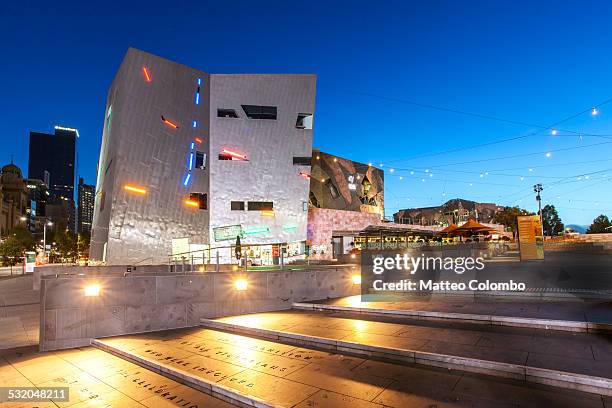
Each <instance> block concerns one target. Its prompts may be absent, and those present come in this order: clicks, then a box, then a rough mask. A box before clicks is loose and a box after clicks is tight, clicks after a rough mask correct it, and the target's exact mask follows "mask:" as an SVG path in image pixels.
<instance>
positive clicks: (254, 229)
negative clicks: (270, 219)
mask: <svg viewBox="0 0 612 408" xmlns="http://www.w3.org/2000/svg"><path fill="white" fill-rule="evenodd" d="M266 232H270V227H251V228H246V229H245V230H244V233H245V234H246V235H255V234H263V233H266Z"/></svg>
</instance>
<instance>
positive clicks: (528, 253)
mask: <svg viewBox="0 0 612 408" xmlns="http://www.w3.org/2000/svg"><path fill="white" fill-rule="evenodd" d="M517 219H518V233H519V250H520V253H521V261H530V260H536V259H544V237H543V236H542V222H541V221H540V216H538V215H525V216H519V217H517Z"/></svg>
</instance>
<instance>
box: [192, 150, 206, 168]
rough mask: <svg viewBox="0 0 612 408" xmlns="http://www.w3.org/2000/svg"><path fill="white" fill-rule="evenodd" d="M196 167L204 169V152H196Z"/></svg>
mask: <svg viewBox="0 0 612 408" xmlns="http://www.w3.org/2000/svg"><path fill="white" fill-rule="evenodd" d="M195 166H196V169H200V170H205V169H206V153H204V152H196V162H195Z"/></svg>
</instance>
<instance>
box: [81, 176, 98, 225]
mask: <svg viewBox="0 0 612 408" xmlns="http://www.w3.org/2000/svg"><path fill="white" fill-rule="evenodd" d="M78 195H79V198H78V200H79V201H78V203H79V208H78V214H79V215H78V217H77V232H79V233H82V232H85V231H87V232H90V231H91V222H92V220H93V211H94V198H95V196H96V187H95V186H92V185H90V184H85V182H84V181H83V178H82V177H79V191H78Z"/></svg>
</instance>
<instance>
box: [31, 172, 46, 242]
mask: <svg viewBox="0 0 612 408" xmlns="http://www.w3.org/2000/svg"><path fill="white" fill-rule="evenodd" d="M27 186H28V211H27V215H26V217H27V218H28V227H29V229H30V231H32V232H36V229H37V226H38V224H39V223H38V222H37V220H38V221H40V217H44V216H45V215H46V212H45V209H46V205H47V200H48V199H49V189H48V186H47V184H46V183H45V182H44V181H42V180H38V179H28V180H27Z"/></svg>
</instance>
